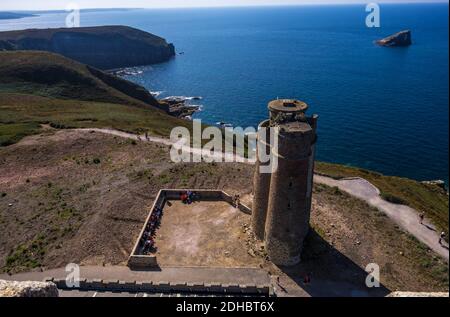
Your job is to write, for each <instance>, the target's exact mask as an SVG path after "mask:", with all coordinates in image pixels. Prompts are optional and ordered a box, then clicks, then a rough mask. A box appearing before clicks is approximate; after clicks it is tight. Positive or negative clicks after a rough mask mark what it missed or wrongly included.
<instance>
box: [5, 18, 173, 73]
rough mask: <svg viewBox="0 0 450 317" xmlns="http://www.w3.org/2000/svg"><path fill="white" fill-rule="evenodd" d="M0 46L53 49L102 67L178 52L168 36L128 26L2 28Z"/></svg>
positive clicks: (135, 63)
mask: <svg viewBox="0 0 450 317" xmlns="http://www.w3.org/2000/svg"><path fill="white" fill-rule="evenodd" d="M0 50H40V51H50V52H54V53H58V54H61V55H64V56H66V57H69V58H72V59H74V60H76V61H79V62H82V63H84V64H88V65H91V66H94V67H97V68H100V69H114V68H121V67H131V66H140V65H149V64H155V63H160V62H164V61H167V60H169V59H170V58H172V57H173V56H174V55H175V48H174V46H173V44H168V43H167V42H166V40H165V39H163V38H161V37H158V36H156V35H153V34H150V33H147V32H144V31H140V30H137V29H134V28H130V27H126V26H100V27H87V28H70V29H68V28H60V29H40V30H37V29H31V30H24V31H10V32H0Z"/></svg>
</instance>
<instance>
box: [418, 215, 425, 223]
mask: <svg viewBox="0 0 450 317" xmlns="http://www.w3.org/2000/svg"><path fill="white" fill-rule="evenodd" d="M419 218H420V224H421V225H423V219H424V218H425V214H424V213H423V212H421V213H420V214H419Z"/></svg>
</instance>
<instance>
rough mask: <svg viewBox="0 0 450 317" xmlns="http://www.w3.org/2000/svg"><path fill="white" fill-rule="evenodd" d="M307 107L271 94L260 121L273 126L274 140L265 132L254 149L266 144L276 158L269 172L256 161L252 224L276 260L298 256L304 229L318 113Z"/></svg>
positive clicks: (285, 262)
mask: <svg viewBox="0 0 450 317" xmlns="http://www.w3.org/2000/svg"><path fill="white" fill-rule="evenodd" d="M307 109H308V106H307V105H306V103H304V102H302V101H299V100H292V99H279V100H274V101H272V102H270V103H269V112H270V118H269V120H266V121H263V122H262V123H261V124H260V126H259V127H260V128H265V127H276V128H277V129H276V130H277V132H276V133H275V138H276V140H277V142H274V144H276V146H273V144H270V138H268V137H266V140H265V141H264V140H261V141H263V142H262V143H261V144H259V146H258V151H260V150H264V149H267V150H268V152H269V151H270V155H272V156H276V158H277V160H278V164H277V167H276V168H275V169H274V170H273V171H272V173H261V172H260V170H259V166H261V165H263V163H262V162H260V161H259V160H258V161H257V163H256V169H255V176H254V198H253V210H252V227H253V231H254V233H255V236H256V237H257V238H258V239H260V240H263V241H264V242H265V247H266V251H267V254H268V256H269V259H270V260H271V261H272V262H273V263H275V264H277V265H295V264H297V263H298V262H299V261H300V254H301V251H302V247H303V241H304V239H305V237H306V234H307V233H308V230H309V218H310V210H311V195H312V185H313V175H314V154H315V153H314V152H315V143H316V140H317V135H316V128H317V118H318V117H317V115H313V116H310V117H308V116H306V114H305V112H306V110H307ZM267 130H268V129H267ZM266 133H267V134H269V133H268V132H266ZM259 141H260V140H259ZM259 141H258V142H259ZM258 157H259V156H258Z"/></svg>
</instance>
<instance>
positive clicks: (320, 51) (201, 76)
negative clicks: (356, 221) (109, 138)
mask: <svg viewBox="0 0 450 317" xmlns="http://www.w3.org/2000/svg"><path fill="white" fill-rule="evenodd" d="M448 10H449V8H448V4H381V5H380V11H379V12H380V25H379V27H372V28H369V27H367V25H366V16H367V15H368V14H369V13H368V12H366V10H365V5H317V6H314V5H304V6H272V7H235V8H189V9H187V8H183V9H181V8H180V9H131V10H102V11H95V10H94V11H88V12H84V11H82V12H81V16H80V22H81V26H96V25H128V26H132V27H136V28H139V29H142V30H145V31H148V32H151V33H154V34H157V35H159V36H162V37H164V38H165V39H167V41H168V42H171V43H173V44H174V45H175V48H176V51H177V56H176V57H175V58H173V59H172V60H170V61H168V62H166V63H162V64H158V65H151V66H146V67H141V68H139V70H138V71H135V70H133V71H131V72H129V74H128V75H125V77H126V78H127V79H129V80H132V81H134V82H136V83H139V84H141V85H143V86H144V87H146V88H147V89H148V90H150V91H152V92H154V93H155V94H158V95H159V97H161V98H164V97H168V96H186V97H193V96H198V97H201V100H195V101H193V100H191V101H190V102H192V103H194V104H196V105H199V106H201V111H199V112H197V113H196V114H195V115H194V118H198V119H201V120H202V121H203V122H204V123H208V124H213V125H214V124H217V123H218V122H222V123H226V124H229V125H232V126H235V127H238V126H239V127H243V128H246V127H249V126H253V127H256V126H257V125H258V123H259V122H260V121H262V120H264V119H265V118H267V116H268V110H267V103H268V102H269V101H270V100H273V99H276V98H297V99H300V100H302V101H305V102H306V103H307V104H308V105H309V110H308V112H309V113H310V114H313V113H315V114H318V115H319V122H318V124H319V128H318V136H319V138H318V143H317V159H318V160H321V161H326V162H334V163H340V164H345V165H349V166H357V167H361V168H366V169H370V170H374V171H378V172H381V173H383V174H387V175H395V176H402V177H408V178H412V179H416V180H433V179H443V180H445V181H446V182H447V184H448V174H449V173H448V172H449V170H448V159H449V139H448V137H449V117H448V115H449V92H448V85H449V73H448V70H449V55H448V35H449V34H448ZM66 16H67V13H63V12H59V13H51V12H50V13H48V12H45V13H42V14H40V15H39V16H36V17H29V18H23V19H17V20H0V31H5V30H15V29H26V28H51V27H62V26H64V25H65V20H66ZM404 29H409V30H411V32H412V40H413V45H411V46H409V47H403V48H400V47H399V48H386V47H379V46H377V45H375V44H374V41H375V40H377V39H380V38H383V37H386V36H388V35H390V34H393V33H395V32H398V31H400V30H404ZM124 50H126V48H124Z"/></svg>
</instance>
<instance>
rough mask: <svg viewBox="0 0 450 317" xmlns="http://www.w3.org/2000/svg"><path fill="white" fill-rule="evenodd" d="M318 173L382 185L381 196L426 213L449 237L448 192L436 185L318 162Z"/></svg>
mask: <svg viewBox="0 0 450 317" xmlns="http://www.w3.org/2000/svg"><path fill="white" fill-rule="evenodd" d="M315 170H316V172H318V173H320V174H324V175H327V176H330V177H333V178H335V179H340V178H344V177H362V178H365V179H366V180H368V181H369V182H371V183H372V184H373V185H375V186H376V187H378V189H379V190H380V191H381V196H382V197H383V198H384V199H385V200H387V201H390V202H393V203H396V204H405V205H408V206H410V207H412V208H414V209H416V210H419V211H422V212H424V213H425V216H426V217H427V218H429V219H430V220H431V221H432V223H433V224H434V225H435V226H436V227H437V228H438V230H439V231H444V232H446V233H447V236H448V222H449V209H448V208H449V207H448V195H447V193H446V192H445V191H444V190H443V189H441V188H439V187H438V186H435V185H428V184H422V183H420V182H418V181H415V180H411V179H407V178H402V177H395V176H385V175H382V174H380V173H376V172H373V171H369V170H365V169H361V168H355V167H349V166H343V165H338V164H330V163H324V162H317V163H316V167H315Z"/></svg>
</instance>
